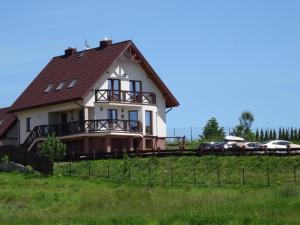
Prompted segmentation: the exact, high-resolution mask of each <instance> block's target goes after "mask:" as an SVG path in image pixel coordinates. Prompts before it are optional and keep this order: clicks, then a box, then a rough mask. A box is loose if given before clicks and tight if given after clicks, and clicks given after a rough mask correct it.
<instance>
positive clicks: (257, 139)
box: [255, 129, 260, 141]
mask: <svg viewBox="0 0 300 225" xmlns="http://www.w3.org/2000/svg"><path fill="white" fill-rule="evenodd" d="M259 140H260V139H259V132H258V129H256V133H255V141H259Z"/></svg>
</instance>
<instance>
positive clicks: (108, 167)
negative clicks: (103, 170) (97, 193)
mask: <svg viewBox="0 0 300 225" xmlns="http://www.w3.org/2000/svg"><path fill="white" fill-rule="evenodd" d="M109 172H110V165H109V164H107V180H109V179H110V174H109Z"/></svg>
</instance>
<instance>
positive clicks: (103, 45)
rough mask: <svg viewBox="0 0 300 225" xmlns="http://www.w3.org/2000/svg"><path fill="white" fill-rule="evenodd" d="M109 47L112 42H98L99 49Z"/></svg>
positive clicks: (107, 40)
mask: <svg viewBox="0 0 300 225" xmlns="http://www.w3.org/2000/svg"><path fill="white" fill-rule="evenodd" d="M109 45H112V40H109V39H107V38H104V40H102V41H100V49H104V48H106V47H107V46H109Z"/></svg>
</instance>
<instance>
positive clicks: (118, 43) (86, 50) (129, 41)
mask: <svg viewBox="0 0 300 225" xmlns="http://www.w3.org/2000/svg"><path fill="white" fill-rule="evenodd" d="M126 42H128V43H132V40H131V39H128V40H125V41H120V42H116V43H112V44H111V45H109V46H108V47H111V46H115V45H120V44H125V43H126ZM96 49H99V46H98V47H94V48H89V49H83V50H80V51H77V52H76V53H75V54H79V53H84V52H88V51H92V50H96ZM101 50H103V49H101ZM63 56H64V54H62V55H57V56H54V57H53V58H59V57H63Z"/></svg>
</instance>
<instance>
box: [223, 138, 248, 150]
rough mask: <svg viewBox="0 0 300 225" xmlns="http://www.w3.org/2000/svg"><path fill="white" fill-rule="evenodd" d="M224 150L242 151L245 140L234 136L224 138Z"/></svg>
mask: <svg viewBox="0 0 300 225" xmlns="http://www.w3.org/2000/svg"><path fill="white" fill-rule="evenodd" d="M224 142H225V144H224V149H244V148H245V146H246V143H245V139H244V138H240V137H236V136H226V137H225V139H224Z"/></svg>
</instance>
